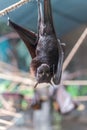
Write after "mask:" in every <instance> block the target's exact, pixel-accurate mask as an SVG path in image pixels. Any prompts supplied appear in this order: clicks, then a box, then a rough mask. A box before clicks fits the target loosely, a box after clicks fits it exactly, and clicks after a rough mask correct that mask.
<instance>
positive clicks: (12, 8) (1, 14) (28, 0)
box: [0, 0, 31, 16]
mask: <svg viewBox="0 0 87 130" xmlns="http://www.w3.org/2000/svg"><path fill="white" fill-rule="evenodd" d="M30 1H31V0H20V1H19V2H17V3H15V4H13V5H11V6H9V7H7V8H5V9H3V10H1V11H0V16H4V15H5V14H7V13H9V12H11V11H13V10H15V9H16V8H19V7H20V6H22V5H23V4H25V3H27V2H30Z"/></svg>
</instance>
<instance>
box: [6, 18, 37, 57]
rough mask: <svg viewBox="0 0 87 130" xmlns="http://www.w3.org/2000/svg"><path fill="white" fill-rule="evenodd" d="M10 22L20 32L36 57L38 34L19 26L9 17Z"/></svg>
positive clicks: (32, 55) (29, 49)
mask: <svg viewBox="0 0 87 130" xmlns="http://www.w3.org/2000/svg"><path fill="white" fill-rule="evenodd" d="M8 23H9V25H10V26H11V27H12V28H13V29H15V31H16V32H17V33H18V34H19V36H20V38H21V39H22V40H23V41H24V43H25V45H26V46H27V48H28V51H29V52H30V54H31V57H32V58H34V57H35V56H36V55H35V49H36V45H37V43H36V41H37V35H36V34H35V33H34V32H32V31H29V30H27V29H25V28H23V27H21V26H19V25H18V24H16V23H14V22H13V21H11V20H10V19H8Z"/></svg>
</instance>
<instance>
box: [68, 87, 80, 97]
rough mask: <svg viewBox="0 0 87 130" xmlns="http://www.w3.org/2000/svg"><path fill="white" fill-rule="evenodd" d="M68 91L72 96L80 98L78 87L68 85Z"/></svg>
mask: <svg viewBox="0 0 87 130" xmlns="http://www.w3.org/2000/svg"><path fill="white" fill-rule="evenodd" d="M67 91H68V92H69V93H70V94H71V96H73V97H74V96H78V86H75V85H68V86H67Z"/></svg>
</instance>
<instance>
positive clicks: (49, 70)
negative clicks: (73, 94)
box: [9, 0, 75, 113]
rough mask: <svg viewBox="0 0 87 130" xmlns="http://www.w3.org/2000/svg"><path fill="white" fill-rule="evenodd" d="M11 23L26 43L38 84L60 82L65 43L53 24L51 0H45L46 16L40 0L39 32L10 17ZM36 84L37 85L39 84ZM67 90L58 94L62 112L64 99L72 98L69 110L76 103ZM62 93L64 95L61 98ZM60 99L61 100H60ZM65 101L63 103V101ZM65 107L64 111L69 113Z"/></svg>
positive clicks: (57, 97) (32, 70)
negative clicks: (17, 22)
mask: <svg viewBox="0 0 87 130" xmlns="http://www.w3.org/2000/svg"><path fill="white" fill-rule="evenodd" d="M9 25H10V26H11V27H12V28H14V29H15V30H16V32H17V33H18V34H19V36H20V38H21V39H22V40H23V41H24V43H25V44H26V46H27V48H28V50H29V52H30V54H31V57H32V62H31V67H30V68H31V72H33V73H34V75H35V77H36V79H37V84H38V83H43V82H46V83H51V81H52V80H53V82H54V84H57V85H58V84H59V83H60V80H61V73H62V65H63V60H64V45H63V44H62V43H61V42H60V41H59V40H58V39H57V37H56V33H55V29H54V26H53V19H52V13H51V4H50V0H44V16H43V13H42V5H41V3H40V0H38V33H37V34H36V33H34V32H32V31H30V30H27V29H25V28H23V27H21V26H19V25H17V24H16V23H14V22H13V21H11V20H10V19H9ZM37 84H36V85H35V87H36V86H37ZM65 91H66V90H65V89H64V88H63V89H62V90H61V92H60V89H58V93H59V94H58V95H57V96H56V99H57V103H58V102H59V103H58V104H59V107H60V111H61V112H62V109H63V106H64V105H63V104H64V102H63V101H64V100H67V99H70V102H69V103H68V105H67V107H66V108H67V109H68V106H69V105H70V103H71V104H73V107H71V109H70V110H69V111H71V110H72V109H74V108H75V103H74V102H73V101H72V100H71V98H70V96H69V95H68V94H65V93H64V92H65ZM60 95H67V96H65V97H64V96H63V98H62V99H63V100H61V98H60ZM58 99H59V100H58ZM62 102H63V103H62ZM67 109H65V111H64V113H67V111H68V110H67Z"/></svg>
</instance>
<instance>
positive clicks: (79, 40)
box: [63, 28, 87, 71]
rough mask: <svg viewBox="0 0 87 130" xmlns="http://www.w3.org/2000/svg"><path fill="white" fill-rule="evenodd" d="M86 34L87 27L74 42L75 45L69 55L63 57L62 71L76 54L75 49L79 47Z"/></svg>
mask: <svg viewBox="0 0 87 130" xmlns="http://www.w3.org/2000/svg"><path fill="white" fill-rule="evenodd" d="M86 36H87V28H86V29H85V30H84V32H83V33H82V35H81V36H80V38H79V39H78V41H77V42H76V44H75V46H74V47H73V49H72V50H71V52H70V53H69V55H68V56H67V58H66V59H65V61H64V64H63V71H64V70H65V69H66V68H67V66H68V65H69V63H70V61H71V60H72V58H73V57H74V55H75V54H76V52H77V50H78V49H79V47H80V46H81V44H82V43H83V41H84V39H85V38H86Z"/></svg>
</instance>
